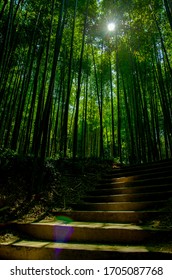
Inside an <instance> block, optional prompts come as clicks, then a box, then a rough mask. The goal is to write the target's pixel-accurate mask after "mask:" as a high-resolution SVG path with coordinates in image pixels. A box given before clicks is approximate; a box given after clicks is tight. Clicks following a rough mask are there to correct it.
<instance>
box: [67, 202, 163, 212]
mask: <svg viewBox="0 0 172 280" xmlns="http://www.w3.org/2000/svg"><path fill="white" fill-rule="evenodd" d="M166 203H167V201H166V200H159V201H139V202H104V203H81V204H73V205H72V208H73V209H76V210H83V211H84V210H87V211H140V210H146V209H147V210H148V209H159V208H163V207H164V206H165V205H166Z"/></svg>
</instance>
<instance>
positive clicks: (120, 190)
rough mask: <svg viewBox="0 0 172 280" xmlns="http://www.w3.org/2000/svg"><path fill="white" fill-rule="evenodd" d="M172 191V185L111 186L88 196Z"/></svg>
mask: <svg viewBox="0 0 172 280" xmlns="http://www.w3.org/2000/svg"><path fill="white" fill-rule="evenodd" d="M162 190H163V191H170V190H172V184H170V183H169V184H164V185H154V186H139V187H115V186H114V185H110V186H109V188H108V187H107V188H104V189H103V188H96V189H95V190H92V191H89V192H87V194H88V195H91V194H92V195H112V194H131V193H144V192H145V193H146V192H147V193H148V192H160V191H162Z"/></svg>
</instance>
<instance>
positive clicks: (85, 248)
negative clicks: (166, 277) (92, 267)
mask: <svg viewBox="0 0 172 280" xmlns="http://www.w3.org/2000/svg"><path fill="white" fill-rule="evenodd" d="M170 197H172V161H162V162H157V163H154V164H153V163H152V164H146V165H140V166H133V167H123V168H120V169H115V168H114V169H113V170H112V171H111V172H109V173H108V174H107V175H106V176H104V177H103V178H102V180H101V181H100V182H99V183H98V184H97V186H96V188H95V190H93V191H91V192H89V193H88V194H87V196H85V197H84V198H83V200H82V202H81V203H80V204H79V205H78V204H76V205H73V207H72V209H73V210H68V211H55V210H54V216H55V217H56V220H54V221H46V220H44V221H41V222H39V223H27V224H24V223H14V224H13V227H14V228H15V229H17V230H19V231H20V232H23V233H25V234H26V238H25V240H20V241H18V242H14V243H12V244H0V256H1V259H2V258H4V259H46V260H48V259H68V260H69V259H74V260H76V259H90V260H91V259H97V260H99V259H172V248H171V250H170V248H169V247H168V246H167V248H165V247H164V246H162V243H163V244H164V243H166V244H167V245H168V244H170V242H171V241H172V229H170V228H168V229H166V228H153V227H151V226H146V223H147V221H148V220H150V219H155V218H156V217H158V215H160V213H161V214H162V213H163V214H165V213H164V212H165V210H163V208H164V207H165V206H166V205H168V199H169V198H170ZM164 209H165V208H164ZM160 210H161V211H160ZM171 245H172V242H171ZM169 246H170V245H169Z"/></svg>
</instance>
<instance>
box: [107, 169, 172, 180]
mask: <svg viewBox="0 0 172 280" xmlns="http://www.w3.org/2000/svg"><path fill="white" fill-rule="evenodd" d="M171 169H172V167H171V166H170V168H168V169H166V168H164V170H161V169H158V170H142V171H135V172H128V173H127V172H122V173H116V174H113V173H112V174H111V173H110V174H106V175H104V176H103V179H113V178H121V177H122V178H123V177H124V178H126V177H127V178H129V179H130V180H131V179H132V180H143V179H148V178H159V177H167V176H169V175H171Z"/></svg>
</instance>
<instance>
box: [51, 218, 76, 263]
mask: <svg viewBox="0 0 172 280" xmlns="http://www.w3.org/2000/svg"><path fill="white" fill-rule="evenodd" d="M56 221H57V222H58V224H57V225H55V226H54V241H55V242H57V243H67V242H68V241H69V240H70V238H71V236H72V234H73V232H74V228H73V227H72V226H71V225H70V224H71V223H72V222H73V220H72V219H71V218H69V217H67V216H57V217H56ZM61 251H62V249H61V248H56V249H55V259H58V258H59V254H60V252H61Z"/></svg>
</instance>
